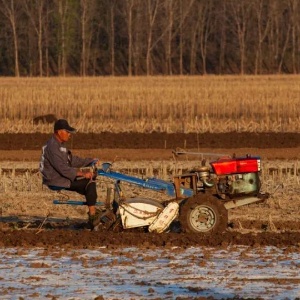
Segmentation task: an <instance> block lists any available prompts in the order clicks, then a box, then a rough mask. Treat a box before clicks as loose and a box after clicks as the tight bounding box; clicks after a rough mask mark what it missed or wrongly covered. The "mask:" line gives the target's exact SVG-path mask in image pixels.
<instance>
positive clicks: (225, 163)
mask: <svg viewBox="0 0 300 300" xmlns="http://www.w3.org/2000/svg"><path fill="white" fill-rule="evenodd" d="M210 164H211V166H212V168H213V170H214V172H215V173H216V174H217V175H226V174H239V173H253V172H259V171H260V157H239V158H230V159H228V158H224V159H222V158H221V159H219V160H217V161H214V162H211V163H210Z"/></svg>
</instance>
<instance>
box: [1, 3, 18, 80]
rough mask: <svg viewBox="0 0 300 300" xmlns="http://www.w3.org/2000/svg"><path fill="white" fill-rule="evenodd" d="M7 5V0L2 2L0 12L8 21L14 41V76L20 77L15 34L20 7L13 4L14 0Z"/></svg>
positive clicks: (16, 36)
mask: <svg viewBox="0 0 300 300" xmlns="http://www.w3.org/2000/svg"><path fill="white" fill-rule="evenodd" d="M9 2H10V3H8V1H7V0H2V4H3V7H2V8H1V11H2V12H3V14H4V16H6V17H7V19H8V20H9V23H10V26H11V29H12V33H13V40H14V60H15V76H16V77H19V76H20V68H19V44H18V34H17V19H18V16H19V14H20V10H21V9H20V6H19V5H16V4H15V1H14V0H10V1H9Z"/></svg>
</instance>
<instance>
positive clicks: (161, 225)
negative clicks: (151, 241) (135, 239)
mask: <svg viewBox="0 0 300 300" xmlns="http://www.w3.org/2000/svg"><path fill="white" fill-rule="evenodd" d="M178 213H179V204H178V203H177V202H170V203H169V204H168V205H167V206H166V207H165V209H164V210H163V211H162V212H161V213H160V214H159V216H158V217H157V218H156V219H155V220H154V221H153V223H152V224H151V225H150V226H149V231H150V232H153V231H154V232H157V233H162V232H164V231H165V230H166V229H168V227H169V226H170V224H171V223H172V222H173V221H174V219H175V218H177V217H178Z"/></svg>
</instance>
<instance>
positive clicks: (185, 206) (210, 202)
mask: <svg viewBox="0 0 300 300" xmlns="http://www.w3.org/2000/svg"><path fill="white" fill-rule="evenodd" d="M199 206H200V207H202V208H204V209H206V211H207V212H209V213H210V214H212V215H213V224H211V225H210V226H209V227H208V228H204V229H201V228H196V227H195V226H193V224H192V216H193V214H194V216H195V214H196V211H195V209H199ZM179 221H180V225H181V231H182V232H188V233H201V234H206V235H211V234H214V233H217V232H218V233H222V232H224V231H225V230H226V229H227V226H228V211H227V209H226V208H225V206H224V205H223V203H222V202H221V201H220V200H219V199H217V198H216V197H214V196H213V195H211V194H197V195H195V196H193V197H191V198H188V199H186V200H185V201H184V202H183V203H182V204H181V207H180V213H179Z"/></svg>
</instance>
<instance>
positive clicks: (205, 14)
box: [199, 0, 213, 74]
mask: <svg viewBox="0 0 300 300" xmlns="http://www.w3.org/2000/svg"><path fill="white" fill-rule="evenodd" d="M212 9H213V7H212V1H211V0H207V1H206V2H205V4H204V7H203V10H202V11H201V17H200V27H199V39H200V51H201V58H202V72H203V74H206V73H207V70H206V56H207V48H208V39H209V36H210V35H211V31H212Z"/></svg>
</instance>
